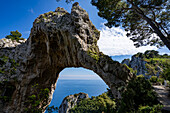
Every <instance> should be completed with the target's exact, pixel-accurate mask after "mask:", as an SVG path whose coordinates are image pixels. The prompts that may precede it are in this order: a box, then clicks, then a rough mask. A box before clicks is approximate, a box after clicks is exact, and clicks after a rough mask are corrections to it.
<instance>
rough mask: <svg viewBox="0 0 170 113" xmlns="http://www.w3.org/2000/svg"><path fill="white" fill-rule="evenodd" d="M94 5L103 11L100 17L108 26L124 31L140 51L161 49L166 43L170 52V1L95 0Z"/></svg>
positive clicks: (93, 0)
mask: <svg viewBox="0 0 170 113" xmlns="http://www.w3.org/2000/svg"><path fill="white" fill-rule="evenodd" d="M91 3H92V5H94V6H96V7H97V9H98V10H99V12H98V15H99V16H100V17H102V18H104V19H106V20H107V23H106V24H105V25H106V26H108V27H109V28H111V27H113V26H114V27H119V26H121V27H123V28H124V29H125V31H127V32H128V33H127V36H130V37H131V38H130V39H131V40H132V41H133V42H135V44H134V45H135V46H136V47H140V46H144V45H156V46H157V47H160V46H163V43H164V44H165V45H166V46H167V47H168V48H169V50H170V34H169V32H170V28H169V26H170V24H169V14H170V13H169V12H170V6H169V5H168V3H169V1H168V0H92V1H91ZM155 34H156V35H155ZM162 41H163V43H162Z"/></svg>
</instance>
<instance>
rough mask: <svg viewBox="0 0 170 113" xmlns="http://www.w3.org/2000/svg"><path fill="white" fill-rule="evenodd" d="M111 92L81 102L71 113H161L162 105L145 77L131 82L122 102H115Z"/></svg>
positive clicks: (139, 77)
mask: <svg viewBox="0 0 170 113" xmlns="http://www.w3.org/2000/svg"><path fill="white" fill-rule="evenodd" d="M112 97H113V96H111V93H110V91H109V90H108V92H107V93H103V94H102V95H100V96H97V97H92V98H91V99H84V100H81V101H80V103H78V105H76V106H75V107H74V108H73V109H71V110H70V112H71V113H159V112H161V109H162V107H163V106H162V105H160V104H159V103H158V101H157V95H156V93H155V92H154V91H153V88H152V86H151V84H150V82H149V81H148V80H146V79H145V78H144V76H142V75H141V76H138V77H137V78H135V79H133V80H131V81H130V82H129V84H128V86H127V87H126V91H125V92H124V93H123V94H122V99H121V100H116V101H115V100H114V99H113V98H112Z"/></svg>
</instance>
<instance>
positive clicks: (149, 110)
mask: <svg viewBox="0 0 170 113" xmlns="http://www.w3.org/2000/svg"><path fill="white" fill-rule="evenodd" d="M162 108H163V105H160V104H158V105H154V106H140V107H139V110H138V111H137V113H161V109H162Z"/></svg>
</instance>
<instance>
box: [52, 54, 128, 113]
mask: <svg viewBox="0 0 170 113" xmlns="http://www.w3.org/2000/svg"><path fill="white" fill-rule="evenodd" d="M110 57H111V58H112V59H113V60H116V61H119V62H120V63H121V61H122V60H123V59H125V58H129V59H130V58H131V55H120V56H110ZM70 74H73V75H77V74H78V75H80V76H82V75H86V74H87V75H93V78H94V76H96V78H97V75H96V74H94V72H92V71H90V70H87V71H86V69H83V68H79V69H74V68H73V69H72V68H69V69H66V70H64V71H62V72H61V73H60V77H61V78H64V79H60V77H59V79H58V81H57V85H56V89H55V91H54V94H53V99H52V101H51V103H50V105H49V106H53V105H54V107H58V108H59V106H60V104H61V103H62V100H63V99H64V98H65V97H66V96H68V95H72V94H76V93H80V92H83V93H87V94H88V95H89V96H90V97H91V96H98V95H100V94H102V93H104V92H106V91H107V88H108V86H107V85H106V83H105V82H104V81H103V80H102V79H97V80H96V79H92V76H91V79H89V78H88V77H89V76H85V77H87V78H88V79H75V78H74V76H71V78H72V79H65V78H67V77H70V76H69V75H70ZM81 74H82V75H81ZM64 75H65V77H63V76H64ZM76 77H77V76H76ZM79 78H81V77H79ZM53 113H56V112H53Z"/></svg>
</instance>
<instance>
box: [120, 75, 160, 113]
mask: <svg viewBox="0 0 170 113" xmlns="http://www.w3.org/2000/svg"><path fill="white" fill-rule="evenodd" d="M156 104H158V101H157V96H156V93H155V92H154V91H153V88H152V86H151V84H150V82H149V81H148V80H145V78H144V77H137V78H136V79H133V80H131V81H130V82H129V84H128V86H127V89H126V91H125V92H124V93H123V94H122V100H121V102H120V107H119V110H118V113H126V112H134V111H136V110H138V108H139V106H147V105H148V106H153V105H156Z"/></svg>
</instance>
